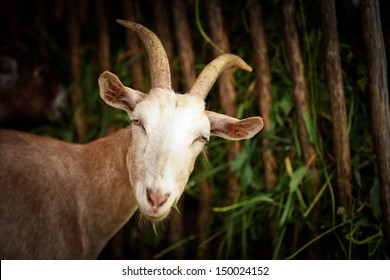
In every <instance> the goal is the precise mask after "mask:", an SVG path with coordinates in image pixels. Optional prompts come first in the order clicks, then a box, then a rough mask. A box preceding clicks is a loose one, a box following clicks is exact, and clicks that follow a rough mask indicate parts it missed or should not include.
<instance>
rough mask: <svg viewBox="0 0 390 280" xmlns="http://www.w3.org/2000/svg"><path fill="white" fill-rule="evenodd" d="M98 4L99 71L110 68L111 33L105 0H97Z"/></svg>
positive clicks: (96, 3)
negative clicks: (109, 31)
mask: <svg viewBox="0 0 390 280" xmlns="http://www.w3.org/2000/svg"><path fill="white" fill-rule="evenodd" d="M95 1H96V2H95V5H96V7H95V8H96V16H95V20H96V29H97V34H98V50H97V55H98V60H97V61H98V67H99V73H101V72H103V71H106V70H109V69H110V68H111V66H110V64H111V63H110V35H109V33H108V23H107V15H106V9H105V7H104V2H103V0H95Z"/></svg>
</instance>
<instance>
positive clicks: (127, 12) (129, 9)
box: [122, 0, 148, 92]
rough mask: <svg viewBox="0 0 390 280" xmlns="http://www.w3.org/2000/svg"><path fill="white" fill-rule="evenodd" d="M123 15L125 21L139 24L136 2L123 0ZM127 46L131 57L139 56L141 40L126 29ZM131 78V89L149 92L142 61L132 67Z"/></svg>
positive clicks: (132, 64)
mask: <svg viewBox="0 0 390 280" xmlns="http://www.w3.org/2000/svg"><path fill="white" fill-rule="evenodd" d="M122 7H123V15H124V18H125V19H128V20H131V21H135V22H137V18H136V15H135V8H134V1H132V0H122ZM125 36H126V44H127V49H128V50H127V53H128V55H129V56H133V55H136V54H139V53H140V52H141V48H140V46H139V39H138V37H137V35H136V34H135V32H134V31H132V30H129V29H127V28H126V29H125ZM130 77H131V87H132V88H134V89H137V90H140V91H143V92H148V89H147V87H146V83H145V78H144V77H145V76H144V66H143V64H142V60H141V59H139V60H135V61H134V62H133V63H131V65H130Z"/></svg>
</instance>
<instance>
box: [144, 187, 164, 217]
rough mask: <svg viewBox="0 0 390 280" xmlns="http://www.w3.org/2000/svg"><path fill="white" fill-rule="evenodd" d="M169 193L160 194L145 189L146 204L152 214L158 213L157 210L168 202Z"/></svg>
mask: <svg viewBox="0 0 390 280" xmlns="http://www.w3.org/2000/svg"><path fill="white" fill-rule="evenodd" d="M169 195H170V193H167V194H161V193H160V192H154V191H152V190H151V189H149V188H148V189H146V196H147V199H148V203H149V204H150V206H151V207H152V211H153V212H154V213H156V212H158V209H159V208H160V207H162V206H163V205H164V204H165V202H166V201H167V200H168V197H169Z"/></svg>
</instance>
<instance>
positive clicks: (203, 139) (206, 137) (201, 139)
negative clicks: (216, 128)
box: [195, 135, 209, 143]
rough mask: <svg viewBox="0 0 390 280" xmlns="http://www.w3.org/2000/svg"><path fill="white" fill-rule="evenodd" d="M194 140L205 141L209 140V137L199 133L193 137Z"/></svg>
mask: <svg viewBox="0 0 390 280" xmlns="http://www.w3.org/2000/svg"><path fill="white" fill-rule="evenodd" d="M195 141H199V142H202V143H207V142H209V137H208V136H207V135H200V136H198V137H197V138H196V139H195Z"/></svg>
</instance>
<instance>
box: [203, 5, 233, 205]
mask: <svg viewBox="0 0 390 280" xmlns="http://www.w3.org/2000/svg"><path fill="white" fill-rule="evenodd" d="M206 5H207V7H206V10H207V13H208V18H209V25H210V33H211V39H212V40H213V41H214V43H216V45H217V46H219V47H220V49H222V50H223V51H224V52H225V53H230V46H229V38H228V35H227V32H226V30H225V27H224V19H223V15H222V7H221V1H220V0H209V1H206ZM220 49H216V48H213V49H212V51H213V55H214V56H215V57H217V56H219V55H221V54H222V53H221V51H220ZM232 78H233V70H232V69H227V70H225V71H224V72H223V73H221V75H220V76H219V79H218V86H219V88H218V89H219V99H220V102H221V105H222V109H223V111H224V113H225V114H227V115H229V116H233V117H234V116H236V113H237V105H236V91H235V89H234V85H233V82H232ZM239 152H240V144H239V142H233V143H232V147H231V149H230V151H229V153H228V161H229V162H231V161H233V160H234V158H235V157H236V156H237V155H238V154H239ZM238 191H239V183H238V180H237V178H236V176H235V175H234V174H233V172H232V171H231V170H229V171H228V197H229V198H230V199H233V198H234V196H235V195H236V194H237V192H238Z"/></svg>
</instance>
